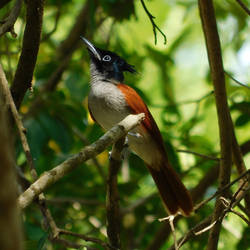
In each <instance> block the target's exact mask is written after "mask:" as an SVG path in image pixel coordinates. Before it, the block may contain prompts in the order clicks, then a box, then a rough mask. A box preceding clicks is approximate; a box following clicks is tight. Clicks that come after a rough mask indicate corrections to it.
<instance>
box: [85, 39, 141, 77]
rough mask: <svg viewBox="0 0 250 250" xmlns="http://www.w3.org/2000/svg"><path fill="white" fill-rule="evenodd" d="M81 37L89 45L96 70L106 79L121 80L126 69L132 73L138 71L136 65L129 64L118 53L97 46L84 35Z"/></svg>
mask: <svg viewBox="0 0 250 250" xmlns="http://www.w3.org/2000/svg"><path fill="white" fill-rule="evenodd" d="M81 39H82V40H83V42H84V43H85V45H86V46H87V49H88V51H89V54H90V57H91V61H92V63H93V64H94V65H95V67H96V70H97V71H98V73H100V74H102V75H103V77H104V78H105V79H107V80H110V79H114V80H116V81H119V82H121V81H123V79H124V76H123V72H124V71H128V72H130V73H134V72H136V71H135V69H134V66H132V65H130V64H128V63H127V62H126V61H125V60H124V59H122V58H121V57H119V56H118V55H117V54H115V53H113V52H111V51H108V50H102V49H99V48H97V47H95V46H94V45H93V44H92V43H90V42H89V41H88V40H87V39H86V38H84V37H81Z"/></svg>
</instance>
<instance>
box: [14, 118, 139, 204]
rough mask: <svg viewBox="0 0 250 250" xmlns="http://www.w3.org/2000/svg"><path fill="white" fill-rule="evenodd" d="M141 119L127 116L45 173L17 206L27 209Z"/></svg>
mask: <svg viewBox="0 0 250 250" xmlns="http://www.w3.org/2000/svg"><path fill="white" fill-rule="evenodd" d="M143 119H144V114H139V115H129V116H127V117H126V118H125V119H124V120H122V121H121V122H120V123H118V124H117V125H116V126H114V127H113V128H112V129H110V130H109V131H108V132H107V133H105V134H104V135H103V136H102V137H100V138H99V140H97V141H96V142H94V143H92V144H91V145H89V146H87V147H85V148H83V149H82V150H81V151H80V152H79V153H78V154H75V155H73V156H72V157H70V158H69V159H67V160H65V161H64V162H63V163H61V164H60V165H58V166H56V167H55V168H53V169H51V170H50V171H48V172H45V173H44V174H43V175H41V177H40V178H39V179H38V180H37V181H36V182H34V183H33V184H32V185H31V186H30V187H29V188H28V189H27V190H26V191H25V192H24V193H23V194H21V195H20V196H19V198H18V202H19V206H20V207H21V208H25V207H27V206H28V205H29V204H30V203H31V202H32V201H33V200H34V199H35V198H36V197H37V196H38V195H39V194H40V193H42V192H43V191H44V190H45V189H46V188H48V187H49V186H50V185H52V184H53V183H55V182H57V181H58V180H59V179H61V178H62V177H64V176H65V175H66V174H67V173H69V172H70V171H72V170H73V169H75V168H76V167H77V166H79V165H80V164H81V163H83V162H85V161H87V160H88V159H90V158H93V157H94V156H96V155H98V154H99V153H101V152H103V151H104V150H105V149H106V148H107V147H108V146H110V145H112V144H113V143H114V142H116V141H117V140H118V139H120V138H121V137H123V136H125V135H126V134H127V132H128V131H129V130H131V129H133V128H134V127H136V126H137V125H138V124H139V123H140V122H141V121H142V120H143Z"/></svg>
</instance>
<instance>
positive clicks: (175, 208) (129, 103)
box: [81, 36, 193, 216]
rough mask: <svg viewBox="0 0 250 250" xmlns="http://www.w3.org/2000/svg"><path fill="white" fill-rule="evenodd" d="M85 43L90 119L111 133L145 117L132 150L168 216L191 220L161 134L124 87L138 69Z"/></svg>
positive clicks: (184, 192) (131, 134)
mask: <svg viewBox="0 0 250 250" xmlns="http://www.w3.org/2000/svg"><path fill="white" fill-rule="evenodd" d="M81 40H82V41H83V42H84V44H85V46H86V48H87V50H88V52H89V56H90V91H89V95H88V109H89V113H90V116H91V117H92V119H93V120H94V121H95V122H96V123H97V124H99V125H100V126H101V127H102V128H103V129H104V130H109V129H110V128H112V127H113V126H114V125H116V124H117V123H119V122H120V121H121V120H123V119H124V118H125V117H126V116H128V115H130V114H140V113H144V114H145V118H144V120H143V121H142V123H141V124H140V125H139V126H137V127H136V128H134V129H133V130H132V131H131V132H129V133H128V134H127V143H128V146H129V148H130V150H131V151H132V152H134V153H135V154H136V155H138V156H139V157H140V158H141V159H142V160H143V161H144V163H145V165H146V167H147V169H148V170H149V172H150V174H151V176H152V178H153V180H154V182H155V184H156V186H157V188H158V191H159V194H160V197H161V199H162V202H163V205H164V207H165V209H166V212H167V213H168V214H169V215H170V216H171V215H174V216H175V215H177V214H182V215H184V216H189V215H190V214H191V213H192V210H193V202H192V199H191V196H190V193H189V191H188V190H187V189H186V187H185V186H184V184H183V183H182V181H181V180H180V178H179V177H178V174H177V173H176V171H175V170H174V168H173V167H172V165H171V163H170V161H169V159H168V157H167V152H166V149H165V146H164V141H163V138H162V136H161V133H160V130H159V128H158V126H157V124H156V122H155V120H154V118H153V116H152V114H151V113H150V111H149V109H148V107H147V105H146V104H145V102H144V101H143V100H142V98H141V97H140V96H139V94H138V93H137V92H136V91H135V90H134V89H133V88H132V87H130V86H128V85H126V84H125V83H124V72H130V73H135V72H136V70H135V67H134V66H132V65H130V64H128V63H127V62H126V60H124V59H123V58H121V57H120V56H119V55H118V54H116V53H114V52H111V51H108V50H104V49H101V48H98V47H96V46H95V45H94V44H92V43H91V42H90V41H89V40H87V39H86V38H85V37H82V36H81Z"/></svg>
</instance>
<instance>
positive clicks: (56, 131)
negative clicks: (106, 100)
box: [0, 0, 250, 250]
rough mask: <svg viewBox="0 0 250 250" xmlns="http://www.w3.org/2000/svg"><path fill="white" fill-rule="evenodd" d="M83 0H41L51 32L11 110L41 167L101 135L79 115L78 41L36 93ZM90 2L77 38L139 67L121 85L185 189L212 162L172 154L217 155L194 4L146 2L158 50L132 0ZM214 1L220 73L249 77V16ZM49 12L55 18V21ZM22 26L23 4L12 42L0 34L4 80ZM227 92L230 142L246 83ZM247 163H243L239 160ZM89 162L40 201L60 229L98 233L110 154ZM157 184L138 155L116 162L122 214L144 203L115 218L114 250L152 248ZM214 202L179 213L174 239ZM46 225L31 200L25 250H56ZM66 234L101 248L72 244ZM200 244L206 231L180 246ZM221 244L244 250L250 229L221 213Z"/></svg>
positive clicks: (158, 212) (243, 126)
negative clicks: (154, 127)
mask: <svg viewBox="0 0 250 250" xmlns="http://www.w3.org/2000/svg"><path fill="white" fill-rule="evenodd" d="M88 2H92V1H79V0H74V1H58V0H49V1H46V4H45V13H44V23H43V36H42V37H45V35H46V34H49V31H51V30H53V27H56V29H55V30H54V32H52V33H51V34H50V35H49V36H48V37H47V39H46V40H42V42H41V45H40V52H39V55H38V62H37V64H36V70H35V75H34V80H33V92H31V91H29V92H28V93H27V94H26V96H25V99H24V101H23V103H22V106H21V108H20V112H21V114H22V115H23V120H24V125H25V127H26V129H27V137H28V140H29V144H30V147H31V153H32V156H33V159H34V161H35V166H36V169H37V171H38V173H39V174H42V173H43V172H44V171H46V170H49V169H51V168H52V167H54V166H56V165H57V164H59V163H60V162H62V161H63V160H64V159H66V158H67V157H69V156H70V155H72V154H74V153H77V152H79V150H80V149H81V148H82V147H84V146H85V145H86V144H89V143H90V142H93V141H95V140H96V139H97V138H99V137H100V136H101V135H102V134H103V131H102V130H101V128H100V127H99V126H98V125H96V124H94V123H93V121H92V120H91V118H90V116H89V114H88V110H87V95H88V90H89V59H88V54H87V52H86V50H85V47H84V46H82V44H81V43H80V40H79V42H77V46H76V48H75V49H74V52H73V53H72V55H71V58H70V60H69V61H68V63H66V66H65V67H64V70H63V72H62V74H61V76H59V78H58V80H57V82H56V85H55V88H54V89H53V90H51V89H46V88H45V87H46V86H47V84H48V82H49V81H51V79H52V77H53V74H55V73H56V72H57V71H58V70H59V69H60V67H62V64H63V62H64V60H66V57H68V56H69V54H67V53H68V52H67V53H66V51H65V53H63V52H62V51H60V50H59V48H61V47H60V45H62V43H63V42H65V41H66V40H67V39H68V34H70V33H69V32H70V30H71V28H72V27H73V25H74V23H75V22H76V17H77V15H78V13H79V11H80V9H81V8H82V6H83V5H85V4H88ZM93 2H94V6H92V7H91V6H90V10H91V11H90V13H91V15H90V17H89V19H88V20H85V21H86V22H88V23H89V24H88V26H87V29H86V30H85V31H83V32H85V33H84V34H82V35H84V36H87V37H90V38H91V40H92V41H93V42H95V43H96V44H97V45H98V46H100V47H102V48H108V49H110V50H113V51H115V52H116V53H118V54H120V55H121V56H122V57H123V58H126V60H127V61H128V62H129V63H131V64H133V65H135V66H136V69H137V71H138V74H137V75H133V76H131V75H126V82H127V83H128V84H129V85H130V86H132V87H134V88H135V89H136V90H137V91H138V93H139V94H140V95H141V96H142V98H143V99H144V100H145V102H146V103H147V104H148V106H149V108H150V110H151V111H152V113H153V116H154V117H155V119H156V121H157V123H158V125H159V128H160V130H161V132H162V135H163V138H164V142H165V145H166V148H167V151H168V154H169V155H168V156H169V159H170V161H171V162H172V164H173V165H174V167H175V169H176V171H177V172H178V173H179V174H180V175H182V176H183V181H184V183H185V184H186V186H187V187H188V188H189V189H192V188H194V187H195V186H196V185H197V184H198V183H199V181H200V180H201V179H202V178H203V177H204V176H205V175H206V173H207V172H208V171H209V170H210V169H211V168H212V167H213V166H214V165H215V164H216V162H215V161H214V160H211V159H210V160H209V159H202V158H200V157H199V156H196V155H193V154H184V153H178V152H177V151H176V150H177V149H186V150H191V151H195V152H199V153H201V154H205V155H212V156H217V157H219V155H218V152H219V139H218V126H217V118H216V111H215V104H214V98H213V94H212V93H211V91H212V85H211V79H210V78H209V77H208V75H209V68H208V62H207V57H206V51H205V46H204V38H203V35H202V31H201V24H200V21H199V17H198V14H197V5H196V1H193V0H190V1H178V0H175V1H163V0H157V1H156V0H155V1H149V2H147V7H148V8H149V10H152V13H154V14H155V15H156V21H157V23H158V25H159V27H160V28H161V29H162V30H163V31H164V32H165V33H166V35H167V40H168V43H167V45H166V46H165V45H163V43H162V41H161V40H160V39H159V40H158V44H157V45H156V46H155V45H154V38H153V33H152V29H151V24H150V22H149V20H148V18H147V16H146V15H145V12H144V11H143V9H142V7H141V5H140V2H139V1H132V0H130V1H125V0H109V1H103V0H102V1H93ZM92 4H93V3H92ZM58 6H59V8H58ZM11 8H12V3H10V4H8V5H6V6H5V7H4V8H3V9H1V12H0V18H1V19H3V18H4V16H5V15H6V13H7V12H8V11H9V10H10V9H11ZM215 8H216V16H217V21H218V26H219V33H220V37H221V41H222V50H223V57H224V65H225V70H228V71H230V72H231V73H232V74H233V75H234V76H235V78H237V79H238V80H239V81H242V82H244V83H247V82H249V79H250V75H249V58H248V61H247V56H246V55H249V49H250V41H249V39H248V40H247V27H248V26H249V19H247V15H246V14H245V13H244V11H243V10H242V9H241V8H240V7H239V5H238V4H237V3H236V1H233V0H230V1H226V0H223V1H221V0H218V1H215ZM57 11H58V13H57ZM57 14H58V15H59V18H58V23H57V24H55V22H56V18H55V17H56V15H57ZM24 25H25V11H24V8H23V10H22V12H21V15H20V17H19V18H18V21H17V23H16V25H15V31H16V33H17V35H18V36H17V38H16V39H14V38H13V37H11V35H10V34H8V35H6V37H3V38H1V39H0V53H1V63H2V64H3V66H4V69H5V72H6V75H7V76H8V80H9V82H12V80H13V77H14V72H15V69H16V67H17V63H18V57H19V55H20V51H21V41H22V37H23V32H24ZM72 46H73V45H72ZM59 54H60V56H58V55H59ZM227 87H228V95H229V103H230V109H231V112H232V116H233V119H234V123H235V126H236V132H237V137H238V139H239V142H240V144H242V143H243V142H245V141H246V140H249V138H250V123H249V121H250V120H249V117H250V114H249V110H250V108H249V106H250V100H249V97H250V95H249V90H248V89H245V88H244V87H242V86H240V85H238V84H236V83H235V82H234V81H233V80H232V79H228V81H227ZM44 89H45V90H44ZM35 103H38V104H37V105H35ZM79 133H80V134H81V136H79ZM82 137H83V138H82ZM15 146H16V159H17V163H18V165H19V167H20V168H21V169H22V170H23V172H24V173H25V176H26V177H27V178H28V179H30V174H29V169H28V166H27V163H26V161H25V157H24V154H23V152H22V148H21V144H20V141H19V139H18V136H17V137H16V142H15ZM245 159H246V162H247V163H249V160H250V159H249V156H247V157H246V158H245ZM97 163H98V164H97ZM97 163H96V162H94V161H91V160H90V161H88V162H86V163H85V164H82V166H80V167H79V168H77V169H76V170H75V171H74V172H72V173H70V174H69V175H67V176H66V177H65V178H63V179H61V180H60V181H59V182H58V183H56V184H55V185H53V186H52V187H50V188H49V189H48V190H46V197H47V198H48V200H49V201H48V204H49V208H50V210H51V213H52V215H53V217H54V219H55V221H56V223H57V225H58V226H59V227H61V228H65V229H67V230H71V231H73V232H77V233H82V234H86V235H91V236H94V237H96V238H99V239H102V240H106V236H105V223H106V221H105V220H106V217H105V195H106V193H105V188H106V187H105V182H104V180H103V174H104V175H105V176H106V174H107V165H108V153H107V152H105V153H102V154H101V155H99V156H98V157H97ZM99 165H100V166H99ZM98 166H99V167H98ZM100 168H101V169H100ZM234 172H235V173H236V171H234ZM236 176H237V174H235V175H234V177H236ZM215 187H216V183H215V182H214V183H210V185H209V186H208V187H207V189H206V192H205V193H204V194H202V193H201V195H200V197H199V199H198V200H201V199H203V198H206V197H208V196H209V195H210V194H211V193H213V192H214V191H215ZM233 190H235V188H233ZM155 191H156V188H155V185H154V183H153V181H152V179H151V177H150V176H149V174H148V172H147V170H146V168H145V166H144V164H143V162H142V161H141V160H140V159H139V158H138V157H137V156H135V155H133V154H130V155H129V156H128V157H126V158H125V160H124V163H123V165H122V169H121V171H120V174H119V196H120V204H121V210H122V211H123V210H124V211H126V208H128V207H129V206H130V205H131V204H134V203H136V202H137V201H138V200H140V199H141V198H145V197H149V198H148V199H147V200H146V202H145V203H143V205H141V206H138V207H137V208H136V209H133V210H132V211H129V212H127V213H124V214H122V232H121V235H122V244H123V246H124V249H146V248H147V247H148V246H149V245H150V244H153V242H154V240H155V237H156V235H157V233H159V231H160V228H162V224H161V223H160V222H158V221H157V219H158V218H161V217H164V216H166V214H165V211H164V208H163V206H162V204H161V201H160V199H159V197H158V195H155ZM212 209H213V202H210V203H208V204H207V205H206V206H205V207H204V208H202V210H201V211H199V213H198V214H196V215H194V216H193V217H192V218H190V219H183V220H181V221H180V223H179V224H178V226H177V236H180V235H183V233H184V232H186V231H188V229H190V228H191V227H193V226H194V225H196V224H197V223H198V222H199V221H201V220H202V219H204V218H206V217H207V216H208V215H210V214H211V213H212ZM230 218H231V217H230ZM41 222H42V223H41ZM45 224H46V223H43V217H42V215H41V213H40V211H39V209H38V208H37V206H36V205H35V204H33V205H31V206H30V207H29V208H28V209H27V210H26V211H25V216H24V228H25V244H26V249H62V248H61V245H60V244H56V243H51V242H50V241H49V240H48V238H49V230H48V227H47V225H45ZM232 227H234V228H238V229H239V230H238V234H235V233H234V231H233V230H231V229H232ZM69 239H70V237H69ZM74 240H75V238H74ZM75 241H76V242H77V243H82V244H83V245H87V246H93V247H100V246H98V245H97V244H93V243H86V242H85V241H83V240H80V239H77V240H75ZM164 242H165V241H164ZM206 242H207V234H204V235H202V236H200V237H198V238H194V239H193V240H191V241H189V242H188V243H187V245H186V246H184V247H183V249H192V248H193V249H204V248H205V245H206ZM172 243H173V242H172V238H171V237H170V238H169V239H168V240H167V241H166V242H165V243H164V244H162V245H161V246H160V247H161V249H167V248H168V247H170V246H171V245H172ZM220 244H221V246H222V248H225V249H229V250H230V249H247V248H246V247H247V245H249V228H247V226H246V225H245V224H244V222H243V221H242V220H241V219H240V218H238V217H234V219H233V220H231V219H230V220H227V226H225V229H224V230H223V231H222V237H221V241H220ZM222 248H221V249H222ZM98 249H99V248H98ZM155 249H157V248H155Z"/></svg>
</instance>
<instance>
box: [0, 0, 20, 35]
mask: <svg viewBox="0 0 250 250" xmlns="http://www.w3.org/2000/svg"><path fill="white" fill-rule="evenodd" d="M22 2H23V1H22V0H16V3H15V5H14V7H13V9H12V10H11V12H10V15H9V16H8V17H7V18H6V19H5V20H4V23H3V24H2V25H1V26H0V36H2V35H3V34H5V33H6V32H10V33H11V34H12V36H13V37H16V36H17V35H16V33H15V31H14V24H15V22H16V20H17V18H18V16H19V13H20V10H21V7H22Z"/></svg>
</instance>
